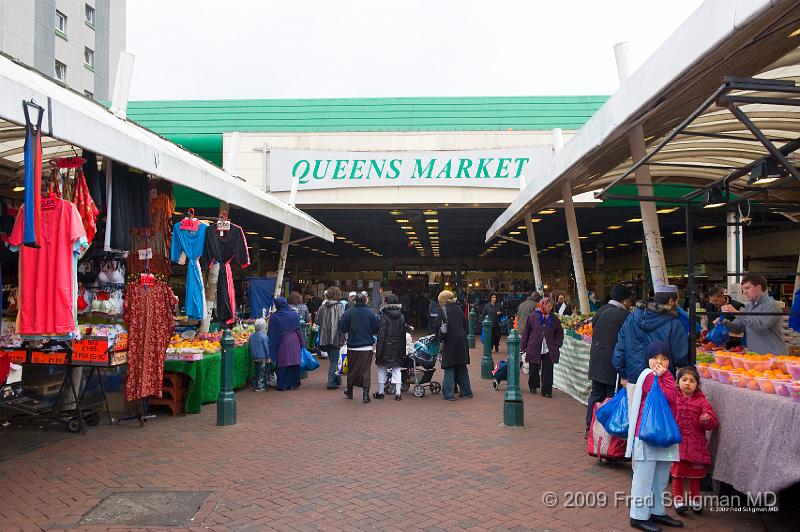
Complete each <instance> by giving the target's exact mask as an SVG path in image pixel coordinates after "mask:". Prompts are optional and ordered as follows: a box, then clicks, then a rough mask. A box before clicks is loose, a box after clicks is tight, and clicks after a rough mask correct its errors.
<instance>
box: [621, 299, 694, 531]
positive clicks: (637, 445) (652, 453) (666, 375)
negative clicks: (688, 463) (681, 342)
mask: <svg viewBox="0 0 800 532" xmlns="http://www.w3.org/2000/svg"><path fill="white" fill-rule="evenodd" d="M676 298H677V292H676ZM642 354H643V355H644V357H645V360H646V364H647V365H646V367H645V368H643V369H642V370H641V371H640V372H639V375H637V376H636V377H635V379H634V380H635V382H636V385H635V387H634V391H633V395H632V401H631V403H632V404H631V408H630V416H629V420H630V423H629V426H628V444H627V447H626V449H625V456H626V457H627V458H630V459H631V461H632V463H633V480H632V481H631V497H630V514H629V515H630V525H631V527H633V528H636V529H639V530H645V531H646V532H658V531H660V530H661V527H660V526H659V525H666V526H671V527H682V526H683V523H682V522H681V521H680V520H678V519H675V518H673V517H670V516H669V515H667V510H666V508H665V506H664V488H666V487H667V482H669V475H670V468H671V467H672V464H673V463H674V462H677V461H678V460H679V450H678V447H679V445H678V444H677V443H676V444H674V445H671V446H669V447H656V446H653V445H650V444H648V443H646V442H644V441H642V440H640V439H639V434H640V432H639V431H640V429H641V422H642V411H643V410H644V407H645V403H646V399H647V396H648V395H649V394H650V391H651V390H652V388H653V383H654V382H656V380H655V376H656V375H657V376H658V381H657V382H658V386H659V387H660V388H661V391H662V392H664V396H665V397H666V400H667V403H668V404H669V408H670V410H671V411H672V412H671V413H672V415H673V416H674V415H675V405H676V403H677V400H678V390H677V388H676V387H675V378H674V377H673V376H672V373H670V371H669V368H670V367H671V366H674V364H673V360H672V352H671V350H670V346H669V344H668V343H667V342H663V341H654V342H651V343H648V344H647V345H646V346H644V351H643V353H642Z"/></svg>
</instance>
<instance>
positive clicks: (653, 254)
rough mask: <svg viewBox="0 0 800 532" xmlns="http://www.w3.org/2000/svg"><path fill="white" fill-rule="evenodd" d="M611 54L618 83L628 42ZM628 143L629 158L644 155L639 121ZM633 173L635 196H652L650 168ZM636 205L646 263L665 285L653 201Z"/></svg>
mask: <svg viewBox="0 0 800 532" xmlns="http://www.w3.org/2000/svg"><path fill="white" fill-rule="evenodd" d="M614 55H615V57H616V61H617V74H618V75H619V81H620V84H621V83H623V82H624V81H625V80H626V79H627V78H628V76H630V73H631V72H630V71H631V66H630V59H629V57H630V56H629V47H628V43H619V44H616V45H614ZM628 144H629V145H630V150H631V158H632V159H633V161H634V162H635V161H638V160H639V159H641V158H643V157H644V156H645V155H646V154H647V147H646V144H645V140H644V129H643V128H642V126H641V124H638V125H636V126H634V127H633V129H632V130H631V132H630V133H629V134H628ZM635 176H636V185H637V191H638V193H639V195H640V196H652V195H653V178H652V177H651V176H650V167H649V166H648V165H646V164H643V165H642V166H640V167H639V168H637V169H636V172H635ZM639 207H640V209H641V212H642V227H643V228H644V239H645V243H646V244H647V258H648V260H649V262H650V276H651V278H652V279H653V284H654V285H658V284H667V264H666V260H665V259H664V248H663V246H662V244H661V231H660V229H659V227H658V213H656V210H657V208H656V204H655V203H654V202H652V201H640V202H639Z"/></svg>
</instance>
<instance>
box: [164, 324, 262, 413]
mask: <svg viewBox="0 0 800 532" xmlns="http://www.w3.org/2000/svg"><path fill="white" fill-rule="evenodd" d="M231 332H232V333H233V339H234V342H235V347H234V349H233V387H234V389H238V388H243V387H245V386H247V382H248V380H249V378H250V375H251V361H250V352H249V350H248V349H247V340H248V339H249V338H250V335H251V334H252V333H253V332H255V327H254V326H253V325H252V324H243V325H237V326H235V327H234V328H233V329H231ZM221 339H222V331H217V332H211V333H195V332H194V331H193V330H191V329H189V330H186V331H184V332H182V333H181V334H178V333H176V334H174V335H173V336H172V339H171V340H170V346H169V347H168V348H167V356H166V360H165V361H164V370H165V371H172V372H176V373H182V374H184V375H187V376H188V377H189V387H188V392H187V395H186V404H185V411H186V413H187V414H199V413H200V411H201V409H202V406H203V404H206V403H213V402H215V401H216V400H217V397H218V396H219V390H220V365H221V363H222V356H221V354H220V340H221Z"/></svg>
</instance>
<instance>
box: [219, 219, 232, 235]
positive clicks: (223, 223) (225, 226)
mask: <svg viewBox="0 0 800 532" xmlns="http://www.w3.org/2000/svg"><path fill="white" fill-rule="evenodd" d="M230 230H231V221H230V220H218V221H217V231H219V236H222V234H223V233H224V232H225V231H230Z"/></svg>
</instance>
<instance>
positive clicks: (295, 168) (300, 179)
mask: <svg viewBox="0 0 800 532" xmlns="http://www.w3.org/2000/svg"><path fill="white" fill-rule="evenodd" d="M301 165H303V166H304V168H303V173H302V174H300V175H298V169H299V168H300V166H301ZM310 169H311V163H309V162H308V161H306V160H305V159H300V160H299V161H297V162H296V163H294V166H292V178H294V179H297V180H298V182H299V183H300V184H301V185H305V184H306V183H308V179H306V176H307V175H308V171H309V170H310Z"/></svg>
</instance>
